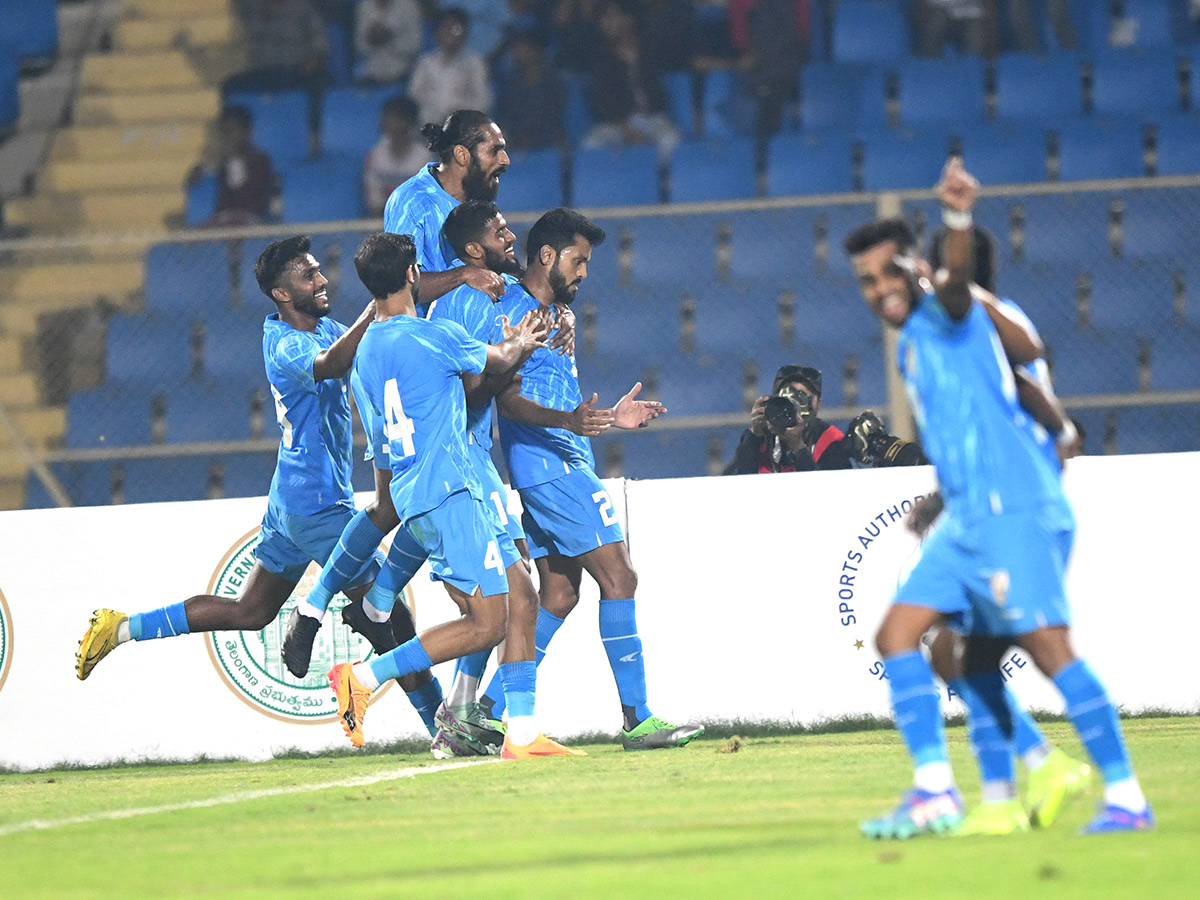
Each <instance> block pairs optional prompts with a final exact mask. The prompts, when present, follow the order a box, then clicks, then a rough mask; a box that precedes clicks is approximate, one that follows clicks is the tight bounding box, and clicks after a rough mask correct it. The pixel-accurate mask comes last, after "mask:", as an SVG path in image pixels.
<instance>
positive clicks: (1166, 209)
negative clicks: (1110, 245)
mask: <svg viewBox="0 0 1200 900" xmlns="http://www.w3.org/2000/svg"><path fill="white" fill-rule="evenodd" d="M1197 138H1198V139H1200V134H1198V135H1197ZM1168 198H1169V199H1168ZM1121 200H1122V203H1123V210H1122V213H1121V226H1122V227H1121V231H1122V241H1121V249H1122V253H1123V255H1125V256H1126V257H1167V258H1170V257H1173V256H1187V255H1190V254H1191V253H1193V252H1194V250H1195V246H1196V242H1195V238H1194V236H1193V235H1192V233H1191V228H1190V222H1191V221H1192V220H1191V216H1190V215H1189V213H1187V212H1186V210H1187V209H1188V208H1189V205H1192V204H1195V205H1200V190H1197V189H1196V188H1175V189H1174V190H1172V191H1170V192H1163V191H1161V190H1150V191H1130V192H1129V193H1127V194H1125V195H1124V196H1123V197H1122V198H1121ZM1192 208H1194V207H1192Z"/></svg>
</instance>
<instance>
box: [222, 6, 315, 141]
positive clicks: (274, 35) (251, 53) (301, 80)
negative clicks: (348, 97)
mask: <svg viewBox="0 0 1200 900" xmlns="http://www.w3.org/2000/svg"><path fill="white" fill-rule="evenodd" d="M245 24H246V50H247V55H248V57H249V59H250V68H248V69H247V70H245V71H243V72H241V73H239V74H237V75H234V76H232V77H230V78H229V79H227V80H226V81H225V94H229V93H230V92H233V91H290V90H302V91H307V92H308V95H309V100H308V127H309V135H310V138H309V140H310V145H309V151H310V153H311V154H312V155H314V156H315V155H316V154H317V153H318V152H319V150H320V146H321V145H320V125H321V95H322V94H323V93H324V90H325V84H326V80H327V65H328V62H329V40H328V38H327V37H326V35H325V23H324V22H323V21H322V20H321V17H320V15H318V14H317V11H316V9H315V8H314V7H313V5H312V3H311V2H310V0H248V6H247V11H246V15H245Z"/></svg>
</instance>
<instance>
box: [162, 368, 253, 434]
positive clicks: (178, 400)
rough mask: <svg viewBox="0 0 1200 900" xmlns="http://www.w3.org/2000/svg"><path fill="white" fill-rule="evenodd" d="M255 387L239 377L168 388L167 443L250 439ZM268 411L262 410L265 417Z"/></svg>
mask: <svg viewBox="0 0 1200 900" xmlns="http://www.w3.org/2000/svg"><path fill="white" fill-rule="evenodd" d="M254 386H255V385H254V384H253V382H249V381H247V380H245V379H238V378H221V379H217V378H189V379H187V380H185V381H181V382H178V383H176V384H172V385H170V386H168V387H167V389H166V401H167V417H166V426H167V434H166V439H167V441H168V442H169V443H172V444H193V443H205V442H208V441H245V440H249V439H250V438H251V436H252V435H251V433H250V392H251V390H252V389H253V388H254ZM265 405H266V403H264V406H265ZM267 412H268V411H267V410H264V414H266V413H267Z"/></svg>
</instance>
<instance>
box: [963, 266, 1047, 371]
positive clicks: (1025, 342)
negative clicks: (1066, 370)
mask: <svg viewBox="0 0 1200 900" xmlns="http://www.w3.org/2000/svg"><path fill="white" fill-rule="evenodd" d="M971 293H972V295H973V296H974V298H975V299H976V300H978V301H979V303H980V304H981V305H982V306H983V308H984V310H985V311H986V312H987V314H988V318H989V319H991V320H992V325H993V326H994V327H995V329H996V334H997V335H998V336H999V337H1000V346H1002V347H1003V348H1004V353H1005V355H1006V356H1007V357H1008V361H1009V362H1010V363H1011V364H1012V365H1014V366H1023V365H1028V364H1029V363H1031V362H1033V361H1034V360H1038V359H1041V358H1042V357H1043V356H1045V354H1046V345H1045V344H1043V343H1042V339H1041V337H1040V336H1039V335H1038V333H1037V330H1036V329H1035V328H1034V327H1033V323H1032V322H1030V321H1029V319H1028V318H1027V317H1026V316H1025V315H1023V314H1021V313H1018V312H1016V311H1015V310H1014V309H1012V307H1010V306H1005V305H1004V304H1003V303H1001V302H1000V301H999V300H998V299H997V297H996V295H995V294H993V293H992V292H991V291H988V290H985V289H984V288H981V287H980V286H979V285H977V284H975V285H972V286H971Z"/></svg>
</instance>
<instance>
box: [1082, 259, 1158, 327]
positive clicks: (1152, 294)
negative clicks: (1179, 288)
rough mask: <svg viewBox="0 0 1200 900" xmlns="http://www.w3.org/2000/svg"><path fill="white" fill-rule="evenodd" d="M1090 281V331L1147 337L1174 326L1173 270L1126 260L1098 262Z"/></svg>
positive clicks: (1090, 266)
mask: <svg viewBox="0 0 1200 900" xmlns="http://www.w3.org/2000/svg"><path fill="white" fill-rule="evenodd" d="M1084 271H1086V272H1087V273H1088V275H1089V276H1090V277H1091V314H1090V321H1091V327H1092V328H1095V329H1097V330H1099V331H1104V332H1113V333H1127V334H1135V335H1138V336H1139V337H1150V336H1153V335H1155V334H1158V333H1159V332H1160V331H1161V330H1162V329H1172V328H1173V327H1174V324H1175V287H1174V272H1173V266H1171V265H1169V264H1167V263H1165V262H1163V261H1161V260H1159V261H1155V262H1151V261H1143V260H1129V259H1099V260H1095V261H1093V262H1091V263H1090V264H1088V265H1087V266H1086V267H1084Z"/></svg>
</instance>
